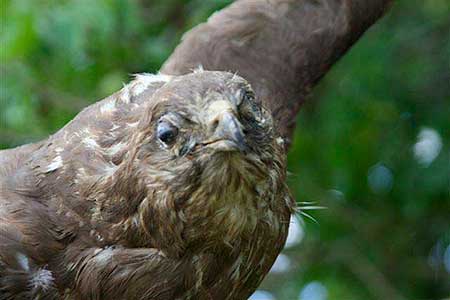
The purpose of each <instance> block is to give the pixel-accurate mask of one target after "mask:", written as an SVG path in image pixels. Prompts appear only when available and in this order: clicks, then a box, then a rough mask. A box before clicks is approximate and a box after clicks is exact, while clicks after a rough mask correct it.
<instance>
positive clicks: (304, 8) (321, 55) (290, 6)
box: [161, 0, 392, 142]
mask: <svg viewBox="0 0 450 300" xmlns="http://www.w3.org/2000/svg"><path fill="white" fill-rule="evenodd" d="M391 2H392V0H344V1H337V0H265V1H261V0H239V1H236V2H234V3H233V4H232V5H230V6H229V7H227V8H225V9H223V10H221V11H220V12H218V13H216V14H214V15H212V16H211V17H210V18H209V20H208V22H207V23H204V24H201V25H199V26H197V27H195V28H194V29H192V30H191V31H190V32H188V33H187V34H185V35H184V37H183V40H182V42H181V44H180V45H179V46H178V47H177V48H176V50H175V51H174V53H173V54H172V56H171V57H170V58H169V59H168V60H167V61H166V63H165V64H164V66H163V67H162V69H161V71H162V72H163V73H166V74H184V73H187V72H189V71H190V70H191V69H193V68H197V67H198V66H199V65H202V66H203V68H204V69H206V70H223V71H231V72H237V73H238V74H239V75H241V76H243V77H244V78H246V79H247V80H249V82H250V83H251V84H252V86H253V88H254V89H255V91H256V94H257V95H258V96H259V98H261V99H262V101H263V103H264V104H265V105H266V106H267V107H268V108H269V109H270V110H271V111H272V113H273V116H274V119H275V121H276V124H277V125H278V126H277V127H278V129H279V132H280V134H281V135H282V136H283V137H284V138H287V139H289V138H290V136H291V134H292V130H293V128H294V126H295V116H296V114H297V112H298V109H299V107H300V104H301V103H302V102H303V100H304V99H305V97H306V96H307V95H308V93H309V91H310V90H311V88H312V87H313V86H314V85H315V84H316V83H317V81H318V80H319V79H320V78H322V76H323V75H324V74H325V73H326V72H327V71H328V69H329V68H330V67H331V66H332V65H333V64H334V63H335V62H336V61H337V60H338V58H340V57H341V56H342V55H343V54H344V53H345V52H346V51H347V50H348V48H350V46H351V45H353V43H354V42H355V41H356V40H357V39H358V38H359V37H360V36H361V35H362V34H363V33H364V32H365V30H366V29H367V28H368V27H369V26H370V25H372V24H373V23H374V22H375V21H376V20H377V19H378V18H379V17H381V16H382V14H383V12H384V11H385V10H386V9H387V7H388V6H389V4H390V3H391ZM288 142H289V141H288Z"/></svg>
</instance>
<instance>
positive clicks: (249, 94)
mask: <svg viewBox="0 0 450 300" xmlns="http://www.w3.org/2000/svg"><path fill="white" fill-rule="evenodd" d="M253 99H255V94H254V92H253V91H252V90H242V91H241V101H240V104H242V103H246V102H248V101H251V100H253Z"/></svg>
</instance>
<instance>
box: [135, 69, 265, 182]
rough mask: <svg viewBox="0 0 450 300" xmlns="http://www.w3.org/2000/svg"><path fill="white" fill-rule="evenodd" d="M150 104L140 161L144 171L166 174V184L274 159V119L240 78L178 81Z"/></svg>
mask: <svg viewBox="0 0 450 300" xmlns="http://www.w3.org/2000/svg"><path fill="white" fill-rule="evenodd" d="M151 103H152V104H151V106H150V107H149V109H148V111H147V112H146V114H145V117H144V118H143V119H142V120H141V124H140V128H143V130H142V131H141V130H140V132H143V134H142V142H141V143H140V151H139V159H140V161H144V162H145V163H144V165H145V168H149V169H154V168H155V167H156V168H158V169H159V171H161V170H163V171H165V172H167V174H168V178H166V179H169V178H172V177H173V176H177V178H176V180H175V181H180V180H181V179H180V176H183V175H182V174H189V175H186V176H198V174H194V171H195V172H197V173H198V172H200V173H201V172H204V171H205V168H211V167H216V168H218V167H219V165H222V164H225V163H226V162H229V161H230V160H232V161H234V162H235V166H236V167H237V168H239V163H242V166H245V165H251V164H252V163H254V164H258V163H261V162H260V161H261V159H262V158H264V156H270V154H271V153H270V152H271V151H272V147H273V132H272V131H273V125H272V119H271V117H270V115H269V114H268V113H267V112H266V111H265V109H263V108H262V107H261V104H260V103H258V101H257V99H255V95H254V93H253V91H252V89H251V87H250V85H249V84H248V83H247V82H246V81H245V80H244V79H243V78H241V77H239V76H236V75H233V74H230V73H225V72H206V71H205V72H197V73H193V74H189V75H185V76H180V77H176V78H175V79H172V81H170V82H168V83H166V84H165V85H164V86H163V87H161V88H160V89H159V90H158V91H157V92H156V93H155V94H154V96H153V100H152V102H151ZM216 171H217V170H216ZM190 179H192V178H190Z"/></svg>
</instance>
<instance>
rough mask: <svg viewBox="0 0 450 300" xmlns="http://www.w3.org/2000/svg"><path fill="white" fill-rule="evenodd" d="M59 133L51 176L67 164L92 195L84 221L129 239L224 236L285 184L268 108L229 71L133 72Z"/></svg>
mask: <svg viewBox="0 0 450 300" xmlns="http://www.w3.org/2000/svg"><path fill="white" fill-rule="evenodd" d="M68 132H71V133H70V134H69V133H68ZM58 137H59V139H57V138H58ZM61 137H63V138H61ZM64 137H67V138H68V139H75V140H73V141H67V140H66V141H65V145H64V148H63V147H62V146H61V149H64V151H62V152H61V151H60V152H58V151H57V150H58V149H59V148H57V147H59V146H56V142H55V144H52V145H53V146H52V147H56V148H55V149H56V150H55V155H56V158H58V159H59V160H58V161H61V162H62V163H61V165H62V167H61V169H58V171H57V173H56V174H55V176H58V175H60V174H59V173H58V172H61V174H75V180H69V181H70V182H74V181H76V182H78V185H75V186H78V187H79V188H76V190H75V191H74V193H79V194H80V195H81V196H82V197H85V198H86V199H87V200H88V201H86V202H87V203H92V206H88V210H89V211H90V212H92V222H93V224H98V225H96V227H102V226H105V224H106V226H110V225H111V224H113V227H114V228H116V229H118V230H119V231H122V237H123V236H126V239H134V238H135V237H136V234H135V233H136V232H140V233H139V234H138V235H137V236H138V237H137V239H138V240H139V241H138V242H136V241H135V240H134V241H133V243H134V244H139V243H140V242H142V241H145V243H147V241H149V240H150V244H152V245H156V246H157V247H159V248H170V247H172V248H173V245H182V244H185V243H190V242H194V241H198V240H207V241H211V242H213V241H214V239H215V238H217V237H219V236H220V237H221V238H224V239H225V240H227V241H228V242H229V241H230V240H232V239H233V238H235V237H236V236H237V235H239V234H240V233H242V232H244V231H245V232H247V233H249V234H250V232H251V231H252V230H253V229H254V228H255V226H256V223H257V218H258V216H260V215H261V210H264V209H266V208H267V207H269V206H271V205H272V204H271V203H272V202H274V201H275V200H274V198H275V196H274V195H275V194H277V193H279V190H280V189H282V188H283V187H284V158H283V157H284V155H283V154H282V148H281V146H280V145H279V144H278V143H277V141H276V138H275V133H274V126H273V121H272V117H271V116H270V114H269V113H268V112H267V111H266V110H265V109H264V108H263V107H262V105H261V103H260V102H259V100H258V99H257V98H256V97H255V94H254V93H253V91H252V89H251V87H250V85H249V83H248V82H247V81H246V80H244V79H243V78H242V77H240V76H237V75H235V74H231V73H228V72H210V71H197V72H194V73H191V74H187V75H183V76H170V77H169V76H165V77H164V78H163V80H160V79H159V78H158V77H157V78H153V77H148V78H146V77H145V76H140V77H138V78H137V79H136V80H135V81H134V82H131V83H130V84H129V85H128V86H126V87H125V88H124V89H122V91H120V92H119V93H117V94H115V95H113V96H111V97H109V98H107V99H105V100H103V101H101V102H99V103H98V104H96V105H94V106H93V107H92V108H90V109H87V110H85V111H84V112H82V113H81V114H80V115H79V116H78V117H77V118H76V119H75V120H74V121H73V122H72V123H71V124H69V125H68V126H67V127H66V128H65V129H64V130H63V131H62V132H60V133H58V135H56V136H55V141H56V140H58V143H61V140H64ZM78 138H80V139H81V140H80V141H78V140H76V139H78ZM69 147H73V149H69ZM74 155H80V156H81V157H79V158H78V159H74V157H75V156H74ZM51 159H52V161H53V160H54V159H55V158H51ZM67 161H70V162H71V164H67V163H66V162H67ZM80 162H82V165H81V166H80V165H78V164H80ZM52 169H53V168H52ZM69 169H70V170H74V171H73V172H70V171H69ZM58 178H62V177H61V176H59V177H58ZM75 205H77V207H78V204H75ZM102 224H103V225H102ZM108 224H109V225H108ZM158 224H159V225H158ZM214 226H215V227H214ZM199 228H203V229H202V230H199ZM205 228H209V229H210V230H204V229H205ZM141 229H142V230H141ZM109 232H110V233H111V234H112V235H115V234H116V233H115V232H116V231H114V230H111V231H109ZM209 234H211V235H214V237H212V236H208V235H209ZM135 242H136V243H135ZM141 245H143V244H141ZM145 245H146V246H148V244H145ZM180 247H181V246H180ZM181 248H182V247H181ZM181 248H180V249H181ZM180 249H179V250H180ZM180 251H181V250H180Z"/></svg>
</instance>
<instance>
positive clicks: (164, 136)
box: [156, 121, 178, 145]
mask: <svg viewBox="0 0 450 300" xmlns="http://www.w3.org/2000/svg"><path fill="white" fill-rule="evenodd" d="M156 134H157V136H158V139H159V140H160V141H161V142H163V143H164V144H166V145H170V144H172V143H173V142H174V141H175V139H176V137H177V135H178V128H177V127H175V126H174V125H172V124H171V123H169V122H167V121H161V122H159V124H158V128H157V129H156Z"/></svg>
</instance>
